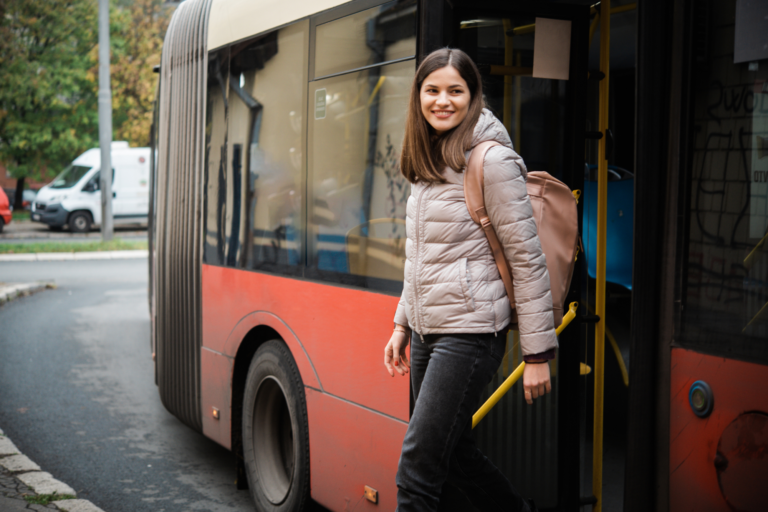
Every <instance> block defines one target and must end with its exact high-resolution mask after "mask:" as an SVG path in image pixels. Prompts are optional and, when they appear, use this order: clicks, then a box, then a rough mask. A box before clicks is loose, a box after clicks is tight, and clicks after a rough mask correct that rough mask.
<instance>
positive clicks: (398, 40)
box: [149, 0, 768, 512]
mask: <svg viewBox="0 0 768 512" xmlns="http://www.w3.org/2000/svg"><path fill="white" fill-rule="evenodd" d="M593 1H594V0H587V1H582V0H562V1H536V2H533V1H530V2H524V1H517V0H504V1H501V0H471V1H470V0H390V1H383V0H351V1H349V0H313V1H310V0H282V1H280V2H278V1H276V0H187V1H186V2H183V3H182V4H181V5H180V6H179V8H178V9H177V11H176V13H175V14H174V16H173V19H172V21H171V24H170V27H169V29H168V33H167V35H166V39H165V44H164V47H163V56H162V63H161V66H160V68H159V74H160V75H159V76H160V78H159V86H158V96H157V101H156V111H155V123H154V129H153V151H154V153H153V158H152V163H153V165H154V167H153V170H152V191H151V193H152V201H151V208H152V210H151V213H150V218H151V222H150V249H151V250H150V283H151V284H150V297H149V299H150V300H149V302H150V311H151V318H152V340H151V343H152V351H153V355H154V359H155V379H156V383H157V386H158V389H159V393H160V396H161V399H162V402H163V404H164V405H165V407H167V409H168V410H169V411H171V412H172V413H173V414H174V415H175V416H177V417H178V418H179V420H181V421H182V422H184V423H185V424H187V425H188V426H189V427H191V428H193V429H195V430H196V431H198V432H201V433H202V434H204V435H205V436H207V437H208V438H210V439H212V440H214V441H216V442H217V443H219V444H221V445H222V446H224V447H226V448H228V449H229V450H231V451H232V452H233V454H234V456H233V461H235V462H234V463H233V476H234V475H236V481H237V489H245V488H247V487H250V492H251V495H252V496H253V500H254V505H255V507H256V509H257V510H270V511H286V512H287V511H301V510H305V509H306V507H307V506H308V504H309V503H310V498H311V499H312V500H314V501H316V502H317V503H319V504H321V505H322V506H324V507H326V508H327V509H329V510H333V511H347V510H370V511H374V510H394V509H395V507H396V496H397V488H396V485H395V473H396V470H397V463H398V458H399V453H400V447H401V443H402V440H403V437H404V434H405V431H406V428H407V426H408V420H409V414H410V411H411V407H412V397H411V394H410V390H409V382H408V379H405V378H391V377H390V376H389V375H388V374H387V373H386V372H385V370H384V367H383V364H382V363H383V348H384V345H385V343H386V341H387V339H388V338H389V335H390V333H391V330H392V322H393V315H394V311H395V307H396V304H397V302H398V298H399V296H400V293H401V290H402V279H403V261H404V242H405V230H404V225H405V224H404V217H405V205H406V200H407V197H408V195H409V185H408V183H407V182H406V181H405V179H404V178H403V177H402V176H401V174H400V169H399V161H398V160H399V155H400V152H401V148H402V138H403V131H404V124H405V112H406V106H407V102H408V94H409V88H410V86H411V81H412V79H413V76H414V73H415V69H416V66H417V65H418V63H419V61H420V59H422V58H423V57H424V56H425V55H427V54H428V53H429V52H430V51H432V50H434V49H437V48H441V47H445V46H449V47H453V48H460V49H462V50H464V51H465V52H467V53H468V54H469V55H470V56H471V57H472V58H473V59H474V60H475V62H476V63H477V64H478V67H479V69H480V71H481V74H482V76H483V85H484V92H485V103H486V105H487V107H488V108H489V109H490V110H491V111H492V112H494V114H495V115H496V116H497V117H498V118H499V119H501V120H502V121H503V122H504V125H505V126H506V128H507V130H508V131H509V133H510V137H511V139H512V141H513V143H514V146H515V149H516V150H517V151H518V152H519V153H520V154H521V155H522V157H523V158H524V159H525V161H526V164H527V167H528V169H529V170H543V171H547V172H549V173H550V174H551V175H553V176H555V177H557V178H558V179H560V180H562V181H563V182H565V183H566V184H567V185H569V186H570V187H571V189H573V190H574V191H575V192H576V191H578V192H576V194H575V195H577V196H579V194H580V196H579V226H580V229H581V239H582V242H583V250H582V251H581V252H580V254H579V255H578V261H577V263H576V271H575V273H574V274H575V275H574V279H573V282H572V284H571V289H570V295H569V297H568V301H567V302H568V303H571V302H577V303H578V308H577V314H576V318H575V319H574V320H573V321H572V322H571V323H570V325H568V326H567V327H566V328H565V329H564V330H563V331H562V333H561V335H560V338H559V349H558V351H557V358H556V360H555V361H554V362H553V364H552V373H553V392H552V393H551V394H549V395H547V396H546V397H545V398H544V399H541V400H538V401H537V402H536V403H535V404H534V405H533V406H527V405H526V404H525V402H524V400H523V399H522V390H521V386H519V385H517V386H513V387H512V389H511V391H510V392H509V393H507V394H506V395H505V396H504V397H503V398H502V399H501V400H500V401H499V403H498V404H497V405H496V406H495V407H494V408H493V409H491V410H490V412H489V413H488V414H487V416H485V418H484V419H483V420H482V421H480V422H479V424H478V425H477V427H476V428H475V429H474V434H473V435H474V437H475V440H476V443H477V444H478V446H479V447H480V448H481V449H482V450H483V451H484V452H485V453H487V454H488V456H489V457H490V458H491V460H492V461H493V462H494V463H495V464H496V465H497V466H498V467H499V468H500V469H501V470H502V471H503V472H504V473H505V474H506V475H507V476H508V477H509V478H510V480H511V481H512V482H514V485H515V486H516V487H517V488H518V490H519V491H520V492H521V493H522V494H523V495H525V496H529V497H532V498H534V499H535V500H536V503H537V505H538V506H539V508H540V509H541V510H562V511H576V510H621V509H623V510H627V511H649V510H658V511H667V510H671V511H710V510H711V511H729V510H733V511H736V510H739V511H755V510H765V506H766V505H765V504H766V503H768V494H766V493H767V492H768V491H767V489H768V485H767V484H768V457H766V455H765V454H766V450H767V448H768V390H767V386H766V385H767V384H768V281H767V280H768V244H767V243H766V239H767V238H766V237H767V234H768V28H767V27H766V23H768V22H766V19H768V17H767V16H768V12H766V7H765V2H749V1H747V0H719V1H717V0H696V1H694V0H670V1H659V0H639V1H637V2H627V1H623V0H622V1H619V0H614V1H613V2H602V3H598V4H595V5H591V3H592V2H593ZM603 191H607V192H603ZM606 194H607V195H606ZM598 210H599V211H600V212H605V213H604V215H603V213H599V212H598ZM598 213H599V214H598ZM603 235H604V236H605V240H606V250H605V256H602V249H600V251H598V247H602V244H600V245H598V244H597V243H596V239H597V238H600V237H602V236H603ZM601 262H602V263H601ZM603 267H604V273H603V270H601V268H603ZM603 275H604V278H603V277H602V276H603ZM457 278H458V277H457ZM480 285H481V284H479V283H473V284H472V286H480ZM601 297H602V299H601ZM601 301H603V302H604V307H603V306H601V305H600V304H601ZM603 331H604V332H605V337H604V339H600V338H602V334H601V333H602V332H603ZM507 348H508V351H507V354H506V356H505V358H504V361H503V363H502V364H501V367H500V368H499V371H498V374H497V375H496V376H495V377H494V379H493V381H492V382H491V383H490V384H489V386H488V389H487V395H486V397H487V396H490V395H491V393H493V391H494V390H495V389H496V388H497V387H499V385H500V384H501V383H502V382H503V381H505V380H506V379H507V378H508V377H509V376H510V375H511V374H513V371H514V370H515V368H517V367H518V365H519V364H520V362H521V354H520V348H519V346H518V343H517V336H516V334H515V333H514V332H511V333H510V334H509V336H508V345H507ZM603 353H604V354H605V355H604V356H603ZM232 492H233V493H234V492H238V491H237V490H236V486H234V485H233V489H232ZM441 509H442V510H461V511H471V510H473V509H472V506H471V505H470V504H469V503H467V501H466V499H465V497H464V496H463V494H462V493H461V492H460V490H458V489H455V488H453V487H452V486H451V485H450V484H446V486H445V489H444V495H443V499H442V500H441Z"/></svg>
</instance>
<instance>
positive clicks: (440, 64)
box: [401, 48, 483, 183]
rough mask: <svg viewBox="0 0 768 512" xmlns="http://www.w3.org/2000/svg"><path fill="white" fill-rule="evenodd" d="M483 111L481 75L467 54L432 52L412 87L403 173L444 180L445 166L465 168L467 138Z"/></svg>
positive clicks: (432, 180)
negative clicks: (442, 173) (442, 171)
mask: <svg viewBox="0 0 768 512" xmlns="http://www.w3.org/2000/svg"><path fill="white" fill-rule="evenodd" d="M482 110H483V95H482V86H481V78H480V73H479V72H478V71H477V67H476V66H475V64H474V63H473V62H472V60H471V59H470V58H469V57H468V56H467V54H466V53H464V52H462V51H460V50H458V51H457V50H452V49H449V48H444V49H442V50H437V51H435V52H433V53H432V54H430V56H429V58H428V59H427V60H425V61H424V63H422V65H421V66H419V69H418V70H417V71H416V78H415V79H414V81H413V85H412V87H411V97H410V101H409V104H408V120H407V121H406V127H405V142H404V143H403V158H402V159H401V166H402V171H403V176H405V177H406V179H408V181H410V182H411V183H413V182H414V181H416V180H417V179H418V180H423V181H426V182H437V183H444V182H445V179H444V177H443V176H442V175H441V170H442V169H443V167H445V166H446V165H447V166H449V167H451V168H452V169H457V170H460V169H463V168H464V167H465V165H466V161H465V159H464V152H465V151H466V150H468V149H469V147H467V141H468V140H469V139H470V138H471V133H472V130H474V127H475V124H476V123H477V120H478V119H479V118H480V113H481V112H482Z"/></svg>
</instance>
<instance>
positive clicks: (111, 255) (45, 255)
mask: <svg viewBox="0 0 768 512" xmlns="http://www.w3.org/2000/svg"><path fill="white" fill-rule="evenodd" d="M148 257H149V251H147V250H145V249H139V250H135V251H86V252H28V253H18V254H16V253H14V254H0V261H72V260H119V259H126V258H136V259H140V258H148Z"/></svg>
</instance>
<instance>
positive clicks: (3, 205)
mask: <svg viewBox="0 0 768 512" xmlns="http://www.w3.org/2000/svg"><path fill="white" fill-rule="evenodd" d="M10 205H11V203H10V202H9V201H8V196H7V195H5V191H4V190H3V189H1V188H0V233H2V232H3V227H4V226H5V225H6V224H10V223H11V206H10Z"/></svg>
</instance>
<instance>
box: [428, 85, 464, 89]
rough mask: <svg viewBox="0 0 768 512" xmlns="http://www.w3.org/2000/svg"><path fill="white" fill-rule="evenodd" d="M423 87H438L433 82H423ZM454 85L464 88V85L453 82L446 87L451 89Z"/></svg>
mask: <svg viewBox="0 0 768 512" xmlns="http://www.w3.org/2000/svg"><path fill="white" fill-rule="evenodd" d="M424 87H434V88H436V89H437V88H438V87H437V86H436V85H433V84H424ZM454 87H461V88H462V89H463V88H464V86H463V85H461V84H453V85H449V86H448V89H453V88H454Z"/></svg>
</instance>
